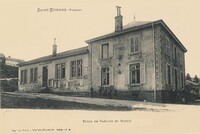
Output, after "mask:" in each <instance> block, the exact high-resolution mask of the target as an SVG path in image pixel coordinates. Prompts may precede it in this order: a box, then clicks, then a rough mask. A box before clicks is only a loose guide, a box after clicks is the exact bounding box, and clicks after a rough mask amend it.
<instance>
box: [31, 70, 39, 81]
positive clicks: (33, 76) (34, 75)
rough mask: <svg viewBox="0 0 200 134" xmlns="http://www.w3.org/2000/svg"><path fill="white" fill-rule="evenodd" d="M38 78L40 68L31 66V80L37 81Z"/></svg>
mask: <svg viewBox="0 0 200 134" xmlns="http://www.w3.org/2000/svg"><path fill="white" fill-rule="evenodd" d="M37 79H38V69H37V68H31V70H30V82H31V83H33V82H37Z"/></svg>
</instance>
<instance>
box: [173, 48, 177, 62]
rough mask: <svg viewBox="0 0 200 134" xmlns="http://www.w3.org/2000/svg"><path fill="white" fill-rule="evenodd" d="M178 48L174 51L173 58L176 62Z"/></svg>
mask: <svg viewBox="0 0 200 134" xmlns="http://www.w3.org/2000/svg"><path fill="white" fill-rule="evenodd" d="M176 53H177V52H176V46H174V50H173V58H174V60H175V61H176V59H177V57H176V56H177V55H176Z"/></svg>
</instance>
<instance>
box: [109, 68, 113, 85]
mask: <svg viewBox="0 0 200 134" xmlns="http://www.w3.org/2000/svg"><path fill="white" fill-rule="evenodd" d="M109 75H110V81H109V82H110V84H109V85H114V82H113V81H114V72H113V67H110V72H109Z"/></svg>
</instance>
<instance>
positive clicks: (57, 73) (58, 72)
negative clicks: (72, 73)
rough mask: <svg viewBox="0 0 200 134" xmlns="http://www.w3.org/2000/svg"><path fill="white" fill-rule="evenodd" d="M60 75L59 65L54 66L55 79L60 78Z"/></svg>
mask: <svg viewBox="0 0 200 134" xmlns="http://www.w3.org/2000/svg"><path fill="white" fill-rule="evenodd" d="M60 73H61V70H60V64H56V79H59V78H60Z"/></svg>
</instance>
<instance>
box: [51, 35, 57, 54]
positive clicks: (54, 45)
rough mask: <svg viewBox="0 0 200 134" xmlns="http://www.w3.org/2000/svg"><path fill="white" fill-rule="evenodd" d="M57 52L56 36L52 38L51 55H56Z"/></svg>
mask: <svg viewBox="0 0 200 134" xmlns="http://www.w3.org/2000/svg"><path fill="white" fill-rule="evenodd" d="M56 54H57V45H56V38H54V44H53V53H52V55H53V56H56Z"/></svg>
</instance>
